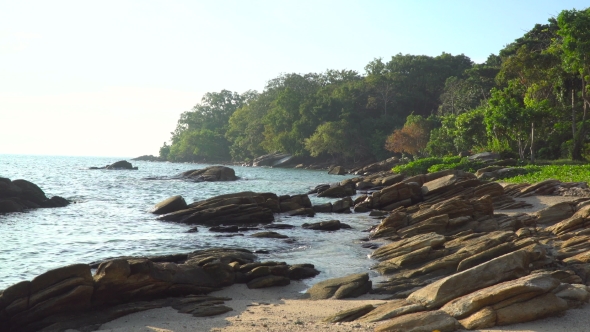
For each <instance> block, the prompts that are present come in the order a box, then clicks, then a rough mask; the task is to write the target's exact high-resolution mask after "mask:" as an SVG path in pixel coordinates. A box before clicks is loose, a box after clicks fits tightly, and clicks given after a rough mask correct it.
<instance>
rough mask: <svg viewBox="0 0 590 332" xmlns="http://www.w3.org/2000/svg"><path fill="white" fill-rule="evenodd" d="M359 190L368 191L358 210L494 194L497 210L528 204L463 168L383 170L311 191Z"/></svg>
mask: <svg viewBox="0 0 590 332" xmlns="http://www.w3.org/2000/svg"><path fill="white" fill-rule="evenodd" d="M357 190H363V191H365V194H363V195H360V196H359V197H357V198H356V199H355V200H354V201H353V204H354V211H355V212H367V211H369V210H385V211H392V210H395V209H397V208H400V207H409V206H411V205H414V204H418V203H422V205H424V204H434V203H437V202H441V201H444V200H447V199H449V198H452V197H462V198H464V199H467V198H478V197H482V196H485V195H489V196H491V198H492V201H493V205H494V208H495V209H515V208H521V207H525V206H528V204H527V203H525V202H523V201H515V200H514V198H513V197H511V196H510V195H508V194H507V193H506V192H505V188H504V187H502V185H500V184H498V183H496V182H489V181H485V180H481V179H478V178H477V177H476V176H475V175H474V174H472V173H468V172H463V171H460V170H445V171H440V172H435V173H429V174H420V175H416V176H412V177H406V176H404V175H403V174H394V173H391V172H380V173H377V174H373V175H369V176H363V177H357V178H352V179H347V180H344V181H342V182H340V183H336V184H333V185H320V186H317V187H316V188H314V189H313V190H312V191H310V192H309V193H317V194H318V197H347V196H351V195H354V194H356V191H357ZM415 208H416V207H415Z"/></svg>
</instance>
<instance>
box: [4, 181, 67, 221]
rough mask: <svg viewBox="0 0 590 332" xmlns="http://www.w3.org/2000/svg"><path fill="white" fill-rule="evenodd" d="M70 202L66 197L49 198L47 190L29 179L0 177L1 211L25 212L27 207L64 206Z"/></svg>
mask: <svg viewBox="0 0 590 332" xmlns="http://www.w3.org/2000/svg"><path fill="white" fill-rule="evenodd" d="M68 204H70V203H69V202H68V201H67V200H66V199H65V198H62V197H59V196H53V197H51V198H47V196H45V192H43V190H41V188H39V187H38V186H37V185H36V184H34V183H32V182H29V181H27V180H14V181H11V180H10V179H8V178H2V177H0V213H9V212H23V211H24V210H27V209H37V208H53V207H64V206H66V205H68Z"/></svg>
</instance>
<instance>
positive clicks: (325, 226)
mask: <svg viewBox="0 0 590 332" xmlns="http://www.w3.org/2000/svg"><path fill="white" fill-rule="evenodd" d="M301 227H303V228H305V229H313V230H316V231H337V230H339V229H341V228H350V226H348V225H347V224H343V223H341V222H340V220H328V221H320V222H316V223H313V224H308V223H305V224H303V225H301Z"/></svg>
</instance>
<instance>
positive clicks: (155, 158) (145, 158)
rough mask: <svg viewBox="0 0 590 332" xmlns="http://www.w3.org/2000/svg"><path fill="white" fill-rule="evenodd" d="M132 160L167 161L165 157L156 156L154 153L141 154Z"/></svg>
mask: <svg viewBox="0 0 590 332" xmlns="http://www.w3.org/2000/svg"><path fill="white" fill-rule="evenodd" d="M131 160H142V161H166V159H164V158H160V157H156V156H154V155H151V154H150V155H147V154H146V155H143V156H139V157H137V158H133V159H131Z"/></svg>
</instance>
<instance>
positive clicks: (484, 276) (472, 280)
mask: <svg viewBox="0 0 590 332" xmlns="http://www.w3.org/2000/svg"><path fill="white" fill-rule="evenodd" d="M528 268H529V253H528V252H526V251H524V250H519V251H515V252H512V253H509V254H506V255H503V256H500V257H498V258H495V259H492V260H491V261H489V262H486V263H483V264H480V265H477V266H475V267H472V268H470V269H467V270H465V271H462V272H459V273H455V274H453V275H450V276H448V277H445V278H443V279H440V280H438V281H436V282H433V283H431V284H429V285H428V286H426V287H423V288H421V289H419V290H417V291H415V292H413V293H412V294H410V296H408V301H410V302H412V303H415V304H421V305H423V306H425V307H426V308H428V309H434V308H439V307H440V306H442V305H443V304H445V303H447V302H449V301H451V300H453V299H456V298H458V297H460V296H463V295H466V294H469V293H471V292H474V291H476V290H479V289H482V288H485V287H488V286H491V285H495V284H497V283H500V282H503V281H506V280H510V279H515V278H519V277H522V276H525V275H527V274H528Z"/></svg>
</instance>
